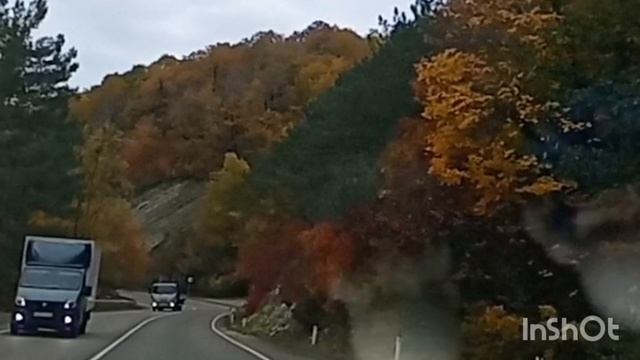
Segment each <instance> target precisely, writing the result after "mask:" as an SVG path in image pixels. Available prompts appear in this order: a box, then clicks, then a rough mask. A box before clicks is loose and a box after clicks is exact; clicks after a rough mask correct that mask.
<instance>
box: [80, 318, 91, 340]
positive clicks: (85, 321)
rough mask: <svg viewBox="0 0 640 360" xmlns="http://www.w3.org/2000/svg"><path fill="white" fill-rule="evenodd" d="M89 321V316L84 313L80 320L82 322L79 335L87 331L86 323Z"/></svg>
mask: <svg viewBox="0 0 640 360" xmlns="http://www.w3.org/2000/svg"><path fill="white" fill-rule="evenodd" d="M88 322H89V318H88V317H87V315H86V314H85V316H84V319H83V320H82V324H81V325H80V335H84V334H86V333H87V323H88Z"/></svg>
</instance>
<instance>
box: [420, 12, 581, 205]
mask: <svg viewBox="0 0 640 360" xmlns="http://www.w3.org/2000/svg"><path fill="white" fill-rule="evenodd" d="M558 18H559V17H558V16H557V15H556V14H554V13H553V12H552V11H551V10H550V9H548V8H547V7H546V6H545V5H544V2H543V1H538V0H530V1H526V2H522V1H516V0H489V1H462V0H459V1H452V2H451V4H450V5H449V6H448V7H447V8H446V9H445V10H443V12H442V14H440V22H441V23H440V24H439V27H438V28H440V29H442V28H446V29H447V30H446V32H447V34H445V35H444V36H445V37H446V38H447V41H448V43H449V44H457V45H459V46H458V47H457V48H448V49H446V50H444V51H442V52H441V53H439V54H436V55H435V56H433V57H431V58H428V59H424V60H423V61H422V62H420V63H419V64H418V65H417V66H416V68H417V73H418V78H417V81H416V93H417V97H418V99H419V101H420V102H421V103H422V104H423V105H424V107H425V110H424V112H423V118H424V119H425V120H426V121H427V123H428V127H427V135H426V142H427V151H428V153H429V155H430V172H431V173H432V174H433V175H435V176H436V177H438V178H439V179H440V180H441V181H442V182H443V183H444V184H447V185H450V186H469V187H471V188H472V189H474V190H475V191H474V192H473V193H474V195H475V198H474V199H473V200H474V201H473V202H474V207H473V210H474V212H475V213H477V214H487V213H490V212H491V211H492V210H493V209H495V206H496V205H498V204H500V203H503V202H509V201H513V200H517V199H518V198H520V197H521V196H522V194H534V195H544V194H547V193H551V192H555V191H559V190H561V189H563V188H565V187H566V186H568V185H569V184H567V183H565V182H563V181H559V180H557V179H554V178H553V177H551V176H548V175H546V173H547V171H546V170H548V169H547V167H548V165H545V164H544V163H543V161H541V159H539V158H538V157H536V156H535V155H534V154H531V153H527V152H526V151H523V148H524V145H525V142H526V141H527V136H530V135H528V134H527V132H529V133H530V132H531V131H530V130H531V129H533V133H535V132H536V130H535V128H537V127H542V126H545V125H547V124H552V125H555V124H557V125H560V126H563V127H565V128H567V130H571V129H573V128H575V127H579V126H580V124H574V123H572V122H571V121H569V120H568V119H567V116H565V114H564V112H565V110H564V109H563V108H562V107H561V105H560V104H558V103H555V102H552V101H547V100H545V99H541V98H537V97H536V96H534V95H533V94H531V93H530V92H529V91H528V90H529V89H531V88H533V87H535V86H538V85H539V84H538V83H539V81H538V80H537V79H536V76H537V74H536V67H535V62H536V61H542V60H543V59H544V57H545V56H546V51H545V49H546V44H545V40H544V39H545V38H544V36H543V35H542V34H543V32H544V30H548V29H551V28H553V27H554V26H555V25H556V23H557V21H558ZM523 54H535V55H533V58H532V57H531V56H527V57H525V58H523V57H522V55H523ZM536 57H537V58H536ZM545 86H549V84H548V83H547V84H545Z"/></svg>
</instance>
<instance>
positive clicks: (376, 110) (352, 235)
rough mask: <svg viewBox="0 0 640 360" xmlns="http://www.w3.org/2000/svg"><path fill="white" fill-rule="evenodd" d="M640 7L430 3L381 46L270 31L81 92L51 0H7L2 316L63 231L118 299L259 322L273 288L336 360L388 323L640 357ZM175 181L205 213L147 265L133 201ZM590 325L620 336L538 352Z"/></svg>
mask: <svg viewBox="0 0 640 360" xmlns="http://www.w3.org/2000/svg"><path fill="white" fill-rule="evenodd" d="M362 6H366V4H363V5H362ZM391 10H392V9H391ZM403 10H404V11H403ZM639 12H640V3H639V2H635V1H623V0H610V1H598V0H527V1H521V0H483V1H480V0H477V1H476V0H450V1H442V2H441V1H437V0H419V1H417V2H416V4H415V5H414V6H412V7H411V8H410V9H399V10H398V9H396V11H395V13H391V14H389V15H390V16H389V17H387V16H385V15H384V14H383V16H381V18H380V26H379V29H378V30H376V31H372V32H371V33H369V34H368V35H365V36H363V35H360V34H357V33H356V32H354V31H352V30H349V29H346V28H341V27H340V26H339V25H332V24H327V23H324V22H321V21H318V22H315V23H313V24H311V25H310V26H309V27H307V28H306V29H301V30H300V31H299V32H295V33H293V34H286V35H283V34H278V33H275V32H272V31H263V32H258V33H256V34H255V35H253V36H251V37H248V38H247V39H245V40H244V41H242V42H239V43H236V44H228V43H220V44H216V45H211V46H208V47H206V48H204V49H201V50H197V51H194V52H193V53H191V54H189V55H186V56H184V57H182V58H176V57H173V56H168V55H167V56H163V57H161V58H159V59H158V60H157V61H155V62H154V63H152V64H148V65H137V66H134V67H133V68H132V69H131V70H130V71H128V72H126V73H122V74H112V75H107V76H106V77H104V80H103V81H102V83H101V84H100V85H98V86H95V87H92V88H91V89H87V90H84V91H78V90H77V89H73V88H71V87H70V86H69V85H68V84H67V82H68V80H69V79H70V78H71V76H72V75H73V73H74V72H75V70H76V69H77V67H78V64H76V63H75V58H76V50H75V49H72V50H65V49H69V48H70V47H69V46H66V45H65V40H64V37H63V36H62V35H58V36H54V37H45V38H39V39H38V38H34V35H33V32H34V30H35V29H36V28H37V27H38V24H39V23H40V22H41V21H42V20H43V19H44V17H45V15H46V2H45V1H44V0H33V1H27V2H23V1H17V2H16V3H15V5H14V4H9V3H7V2H6V1H1V0H0V99H1V101H0V304H4V303H6V304H10V302H11V300H12V298H11V296H12V291H13V284H14V283H15V277H16V276H17V266H18V265H17V264H18V261H19V252H20V249H21V246H22V242H21V241H22V237H23V236H24V234H27V233H41V234H54V235H60V236H69V237H84V238H91V239H95V240H96V241H98V242H99V243H100V244H101V246H102V247H103V249H104V252H105V255H104V260H103V273H102V280H101V281H102V284H103V286H106V287H108V288H112V289H116V288H131V289H135V288H141V287H144V286H146V284H147V283H148V282H149V281H150V279H152V278H153V277H154V276H157V275H158V274H166V275H172V276H173V275H175V274H191V275H194V276H195V277H196V278H197V279H198V282H197V284H196V285H195V288H194V291H196V292H198V293H199V294H201V295H202V296H214V297H215V296H246V297H247V299H248V305H247V308H246V309H245V311H246V312H247V315H250V314H253V313H257V312H259V311H260V309H261V308H262V307H263V306H264V305H265V303H267V302H268V301H269V299H270V297H272V296H273V294H274V290H276V289H277V295H278V296H279V298H280V299H282V300H283V301H285V302H287V303H294V304H296V312H295V315H294V317H295V318H296V321H297V323H298V324H299V326H300V327H302V328H305V327H308V326H311V325H312V324H321V326H322V327H323V328H324V329H326V332H325V334H326V337H327V339H330V340H331V341H333V343H334V344H335V347H334V348H333V349H332V351H333V352H334V353H336V352H337V353H340V354H343V355H344V354H346V355H344V357H342V358H348V356H351V355H353V354H352V353H353V352H356V353H358V352H359V351H360V357H359V358H366V357H362V350H361V349H360V350H359V349H358V344H359V343H360V341H364V340H363V339H366V338H367V337H368V336H370V335H371V334H368V333H367V331H374V330H372V328H373V327H371V326H369V325H370V324H372V323H375V322H377V321H385V322H388V323H389V327H390V328H392V329H391V330H389V331H404V332H405V333H406V334H408V335H407V336H408V337H409V339H408V343H407V347H408V348H407V349H408V351H414V353H415V354H423V353H428V352H432V351H435V352H437V351H443V350H442V348H446V349H448V350H447V351H446V353H447V354H449V356H450V357H443V358H447V359H449V358H464V359H474V360H476V359H477V360H482V359H486V360H500V359H504V360H507V359H509V360H511V359H533V358H534V357H535V356H536V355H541V354H545V356H547V357H545V359H637V358H638V355H640V353H639V352H638V351H639V350H640V347H638V346H637V344H638V341H640V337H638V336H637V335H636V330H640V328H639V327H638V323H637V320H630V319H635V317H633V314H634V309H635V307H634V306H632V305H629V306H627V305H628V304H633V303H634V299H635V300H638V298H637V297H635V298H634V296H638V295H637V294H635V293H634V292H633V291H630V290H629V291H627V290H628V289H632V288H633V287H634V286H635V284H636V282H637V279H638V276H637V275H638V274H640V265H638V264H636V262H637V260H635V261H634V260H633V259H634V256H635V257H636V258H637V255H636V254H640V247H639V246H638V245H636V244H635V242H634V241H633V240H631V241H627V239H630V238H633V236H631V235H632V234H634V231H636V230H635V227H637V224H634V222H633V221H634V220H635V219H637V218H638V217H637V216H638V214H640V199H639V200H637V201H636V199H635V198H634V197H633V196H634V194H635V192H633V191H631V190H629V191H631V194H632V195H628V194H627V193H622V192H623V191H627V190H628V189H629V186H630V185H629V184H631V185H633V184H635V183H637V182H638V181H639V180H640V156H639V155H638V154H639V153H640V122H638V118H636V116H639V115H640V83H639V82H638V79H640V67H639V66H638V64H637V59H638V56H640V27H639V26H638V23H637V21H636V19H635V18H634V17H633V16H630V15H629V14H637V13H639ZM54 35H55V34H54ZM70 45H71V46H73V44H70ZM78 51H82V49H79V50H78ZM79 65H80V66H81V65H82V64H79ZM182 181H190V182H197V183H201V184H204V189H205V193H204V195H203V196H202V198H201V199H200V200H201V202H200V204H201V206H200V207H199V210H198V211H197V213H196V214H195V215H194V216H193V217H192V218H190V219H189V222H188V224H186V227H185V228H184V229H182V230H181V233H180V241H178V242H176V243H174V244H173V246H172V247H170V248H166V249H160V250H158V251H152V250H151V249H150V248H149V246H148V243H149V242H148V234H147V233H146V232H145V227H144V224H143V223H142V221H141V219H140V218H139V216H137V215H136V211H137V209H136V207H135V206H134V203H135V199H136V197H137V196H138V195H139V194H140V193H142V192H144V191H147V190H149V189H153V188H155V187H157V186H159V185H162V184H171V183H177V182H182ZM625 186H627V187H626V188H625ZM624 189H627V190H624ZM625 194H627V195H625ZM581 211H591V212H590V213H589V214H590V215H589V216H591V217H589V218H588V219H591V220H585V221H592V222H593V223H589V224H588V226H587V225H585V226H584V227H582V228H574V227H572V226H573V223H572V222H571V219H574V218H575V217H576V216H577V215H576V214H581ZM612 214H613V215H612ZM585 218H586V217H585ZM605 218H606V219H605ZM594 219H597V220H594ZM600 219H605V220H606V221H605V220H602V221H600ZM634 225H635V226H634ZM176 244H177V245H176ZM559 248H561V249H562V251H559V250H558V249H559ZM603 264H614V265H615V266H619V267H615V266H613V267H606V266H605V265H603ZM619 264H624V266H623V265H619ZM627 265H628V266H627ZM625 266H626V267H625ZM594 269H597V270H594ZM603 269H604V270H603ZM606 271H610V272H606ZM594 274H597V275H598V276H599V275H602V274H604V275H602V276H599V277H594V276H595V275H594ZM606 276H611V277H612V278H615V279H616V281H619V283H617V282H616V285H615V286H613V285H612V286H611V287H609V288H606V289H607V290H606V291H605V292H608V294H610V296H602V294H601V293H602V292H603V290H602V289H603V288H602V287H601V286H600V285H594V284H596V283H597V284H602V283H600V282H597V281H602V282H603V283H606V282H608V281H607V280H606V279H608V278H607V277H606ZM634 277H635V279H634ZM596 278H597V279H598V280H594V279H596ZM618 285H619V287H616V286H618ZM636 289H637V286H636ZM611 297H613V298H615V299H616V302H615V304H613V302H611V303H609V302H607V300H606V299H607V298H611ZM618 300H619V302H620V303H624V304H625V305H624V306H623V305H620V304H619V303H618ZM0 307H1V306H0ZM632 308H633V309H632ZM434 313H435V314H437V315H434ZM594 313H597V314H602V315H607V316H613V315H615V316H617V318H616V319H619V320H620V322H621V323H622V324H623V331H624V334H625V336H624V337H623V340H624V341H622V342H619V343H609V342H606V341H605V342H598V343H593V344H592V343H586V342H580V341H578V342H557V343H556V342H540V343H538V342H531V343H526V342H522V341H521V339H520V330H519V326H520V324H521V323H522V318H523V317H527V318H529V319H535V320H536V321H543V320H544V319H546V318H548V317H551V316H552V315H551V314H553V315H558V316H563V317H567V318H570V319H572V320H578V319H581V318H584V317H585V316H588V315H590V314H594ZM376 314H384V315H380V317H377V315H376ZM389 314H393V315H389ZM434 316H436V317H438V319H440V317H442V319H440V320H438V322H439V323H440V324H441V325H442V327H445V328H446V329H442V328H439V329H438V330H437V331H436V330H435V329H434V328H433V325H432V324H433V322H434ZM390 318H391V319H392V320H389V319H390ZM358 329H360V330H361V331H362V332H363V333H362V334H367V335H362V334H360V335H359V333H358ZM434 331H436V332H435V333H434ZM344 334H352V335H350V336H352V339H350V340H349V341H348V342H347V343H344V340H343V339H344V338H345V337H344V336H343V335H344ZM426 334H429V335H428V336H430V337H433V338H442V343H440V345H442V344H446V345H442V346H440V345H438V346H435V347H434V349H435V348H436V347H437V348H438V349H439V350H434V349H432V348H430V347H429V346H431V345H429V344H427V345H425V344H423V343H421V341H420V340H418V339H420V338H424V337H425V336H427V335H426ZM348 337H349V336H347V338H348ZM412 337H413V339H414V342H413V343H412V342H411V341H412V340H411V339H412ZM340 339H342V340H340ZM341 341H342V342H341ZM371 346H372V347H373V348H375V346H374V345H371ZM336 349H339V350H336ZM452 349H453V350H452ZM349 354H351V355H349ZM452 354H453V355H452ZM356 355H358V354H356ZM341 356H342V355H341ZM418 358H420V359H421V357H416V359H418ZM371 359H373V357H371Z"/></svg>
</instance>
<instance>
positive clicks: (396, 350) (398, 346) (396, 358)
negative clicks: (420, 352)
mask: <svg viewBox="0 0 640 360" xmlns="http://www.w3.org/2000/svg"><path fill="white" fill-rule="evenodd" d="M401 353H402V336H401V335H398V336H396V343H395V346H394V347H393V360H400V354H401Z"/></svg>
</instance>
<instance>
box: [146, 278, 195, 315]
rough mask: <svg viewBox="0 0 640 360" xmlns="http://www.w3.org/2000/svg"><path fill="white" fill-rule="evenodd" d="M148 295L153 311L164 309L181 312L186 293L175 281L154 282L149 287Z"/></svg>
mask: <svg viewBox="0 0 640 360" xmlns="http://www.w3.org/2000/svg"><path fill="white" fill-rule="evenodd" d="M149 293H150V295H151V309H152V310H153V311H159V310H164V309H171V310H173V311H182V307H183V306H184V303H185V300H186V293H185V291H184V289H183V287H182V286H181V285H180V283H179V282H177V281H165V282H155V283H153V285H151V288H150V289H149Z"/></svg>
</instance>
